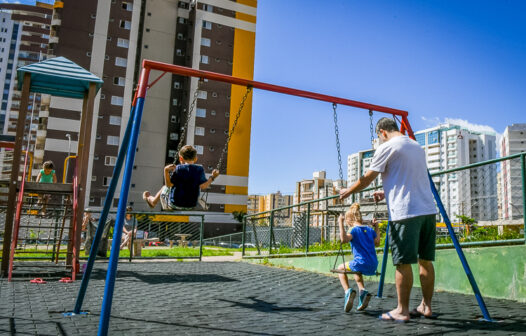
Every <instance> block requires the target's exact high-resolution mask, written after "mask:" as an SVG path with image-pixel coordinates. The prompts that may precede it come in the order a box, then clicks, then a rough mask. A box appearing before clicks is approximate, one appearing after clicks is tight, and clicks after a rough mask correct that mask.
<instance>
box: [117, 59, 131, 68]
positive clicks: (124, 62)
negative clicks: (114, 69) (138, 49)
mask: <svg viewBox="0 0 526 336" xmlns="http://www.w3.org/2000/svg"><path fill="white" fill-rule="evenodd" d="M115 65H116V66H120V67H124V68H126V67H127V66H128V60H127V59H126V58H122V57H115Z"/></svg>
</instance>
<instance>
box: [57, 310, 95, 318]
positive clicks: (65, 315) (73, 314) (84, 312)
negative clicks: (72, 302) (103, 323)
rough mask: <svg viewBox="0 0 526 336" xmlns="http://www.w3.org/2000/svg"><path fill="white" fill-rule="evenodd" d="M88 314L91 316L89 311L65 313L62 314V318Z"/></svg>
mask: <svg viewBox="0 0 526 336" xmlns="http://www.w3.org/2000/svg"><path fill="white" fill-rule="evenodd" d="M89 314H91V313H90V312H89V311H81V312H80V313H78V314H76V313H74V312H66V313H62V316H64V317H73V316H77V315H89Z"/></svg>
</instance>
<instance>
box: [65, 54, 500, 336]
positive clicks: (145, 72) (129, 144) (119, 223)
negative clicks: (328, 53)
mask: <svg viewBox="0 0 526 336" xmlns="http://www.w3.org/2000/svg"><path fill="white" fill-rule="evenodd" d="M152 71H161V72H162V74H161V75H160V77H162V76H163V75H164V74H166V73H172V74H176V75H180V76H187V77H191V78H196V79H200V80H204V79H208V80H214V81H219V82H223V83H229V84H232V85H239V86H243V87H246V88H247V91H246V94H245V97H244V99H243V100H242V102H241V104H240V108H239V110H238V114H237V116H236V121H237V118H239V114H240V113H241V110H242V108H243V104H244V101H245V99H246V98H247V96H248V95H249V94H250V91H251V90H252V89H253V88H254V89H260V90H266V91H272V92H278V93H282V94H287V95H292V96H298V97H303V98H309V99H315V100H320V101H325V102H328V103H331V104H332V106H333V111H334V118H335V125H336V127H335V130H336V135H337V147H338V149H339V139H338V128H337V116H336V107H337V106H338V105H344V106H351V107H356V108H361V109H365V110H367V111H369V113H370V116H371V117H372V112H373V111H376V112H381V113H386V114H390V115H392V116H393V118H395V119H396V120H397V121H398V122H399V123H400V124H401V125H400V131H401V132H402V133H404V134H407V135H409V137H411V138H412V139H414V138H415V136H414V133H413V130H412V129H411V126H410V124H409V120H408V118H407V117H408V112H407V111H403V110H398V109H393V108H389V107H384V106H379V105H373V104H368V103H363V102H359V101H355V100H350V99H344V98H339V97H334V96H329V95H324V94H320V93H315V92H309V91H303V90H298V89H293V88H288V87H284V86H278V85H273V84H268V83H263V82H257V81H253V80H249V79H244V78H239V77H233V76H229V75H224V74H220V73H215V72H210V71H203V70H197V69H192V68H188V67H184V66H179V65H173V64H167V63H162V62H156V61H151V60H143V63H142V69H141V75H140V79H139V84H138V89H137V91H136V94H135V98H134V100H133V104H132V109H131V113H130V119H129V121H128V124H127V127H126V131H125V133H124V137H123V140H122V144H121V147H120V149H119V153H118V157H117V161H116V164H115V167H114V171H113V177H112V179H111V183H110V186H109V188H108V192H107V195H106V198H105V202H104V207H103V210H102V212H101V216H100V219H99V225H98V228H97V231H96V233H95V237H94V240H93V244H92V248H91V253H90V256H89V259H88V263H87V265H86V269H85V272H84V274H83V278H82V283H81V286H80V289H79V293H78V296H77V300H76V303H75V308H74V310H73V312H71V313H66V314H67V315H75V314H82V312H81V307H82V303H83V300H84V296H85V294H86V290H87V286H88V282H89V278H90V276H91V271H92V269H93V264H94V261H95V257H96V251H97V250H98V246H99V242H100V240H101V237H102V231H103V230H102V229H103V228H104V225H101V223H105V222H106V219H107V216H108V213H109V209H110V207H111V203H112V200H113V198H114V194H115V189H116V187H117V182H118V181H119V177H120V173H121V169H122V167H123V165H124V174H123V177H122V187H121V191H120V196H119V203H118V209H117V217H116V220H115V229H114V236H115V237H120V236H121V235H122V229H123V223H124V218H125V213H126V205H127V202H128V191H129V187H130V182H131V174H132V171H133V164H134V159H135V153H136V148H137V141H138V136H139V129H140V125H141V118H142V113H143V108H144V101H145V99H146V93H147V90H148V89H149V88H150V87H151V86H152V85H154V84H155V83H156V82H157V81H158V79H159V78H160V77H159V78H158V79H156V80H155V81H153V82H152V83H151V84H148V81H149V78H150V74H151V72H152ZM196 92H197V91H196ZM196 97H197V93H195V94H194V100H193V102H192V105H194V106H195V101H196ZM190 118H191V110H190V111H189V112H188V116H187V119H186V125H185V128H184V129H185V130H186V126H187V124H188V122H189V120H190ZM235 125H236V123H234V124H233V127H232V129H231V130H230V132H229V134H228V138H227V141H226V144H225V148H224V149H223V154H224V152H226V150H227V147H228V142H229V140H230V138H231V137H232V135H233V132H234V129H235ZM180 141H181V143H182V142H183V141H184V138H183V137H181V138H180ZM222 157H223V155H222V156H221V159H220V160H219V163H218V167H219V168H220V167H221V165H222ZM338 161H339V163H340V178H341V179H342V180H343V172H342V169H341V154H340V151H339V150H338ZM429 182H430V185H431V189H432V192H433V195H434V197H435V200H436V202H437V205H438V208H439V210H440V214H441V215H442V217H443V219H444V222H445V223H446V225H447V228H448V232H449V235H450V237H451V239H452V241H453V244H454V246H455V249H456V251H457V253H458V256H459V258H460V260H461V262H462V266H463V268H464V271H465V273H466V275H467V277H468V280H469V282H470V284H471V286H472V288H473V292H474V294H475V297H476V299H477V301H478V304H479V307H480V309H481V311H482V314H483V316H484V319H485V320H487V321H491V317H490V315H489V312H488V310H487V308H486V305H485V303H484V300H483V298H482V295H481V293H480V290H479V288H478V286H477V283H476V281H475V278H474V276H473V274H472V272H471V269H470V267H469V265H468V262H467V260H466V258H465V256H464V253H463V251H462V249H461V247H460V244H459V242H458V239H457V238H456V236H455V233H454V231H453V228H452V226H451V221H450V220H449V216H448V214H447V213H446V211H445V208H444V206H443V204H442V201H441V199H440V197H439V195H438V192H437V190H436V187H435V184H434V183H433V181H432V179H431V176H430V175H429ZM337 197H339V196H334V198H337ZM387 228H389V226H387ZM112 244H113V245H112V248H111V255H110V259H109V264H108V271H107V275H106V282H105V289H104V297H103V302H102V309H101V318H100V321H99V333H98V334H99V335H107V334H108V328H109V321H110V313H111V305H112V299H113V292H114V288H115V279H116V275H117V265H118V258H119V244H120V242H119V240H118V239H114V240H113V243H112ZM387 252H388V244H387V242H386V244H385V245H384V257H383V261H382V268H381V278H380V284H379V290H378V294H377V295H378V296H379V297H381V295H382V289H383V282H384V275H385V270H386V266H387ZM342 253H343V251H342Z"/></svg>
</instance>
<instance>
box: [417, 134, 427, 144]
mask: <svg viewBox="0 0 526 336" xmlns="http://www.w3.org/2000/svg"><path fill="white" fill-rule="evenodd" d="M415 139H416V142H418V144H419V145H420V146H425V145H426V134H425V133H420V134H415Z"/></svg>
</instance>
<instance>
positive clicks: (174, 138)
mask: <svg viewBox="0 0 526 336" xmlns="http://www.w3.org/2000/svg"><path fill="white" fill-rule="evenodd" d="M178 139H179V134H177V133H175V132H172V133H170V140H178Z"/></svg>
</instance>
